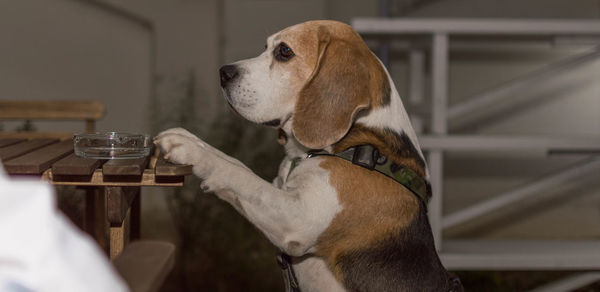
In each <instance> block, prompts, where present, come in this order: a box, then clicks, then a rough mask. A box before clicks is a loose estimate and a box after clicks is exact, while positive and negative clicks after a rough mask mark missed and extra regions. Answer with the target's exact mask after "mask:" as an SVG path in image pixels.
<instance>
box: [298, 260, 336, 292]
mask: <svg viewBox="0 0 600 292" xmlns="http://www.w3.org/2000/svg"><path fill="white" fill-rule="evenodd" d="M293 267H294V272H295V273H296V278H297V279H298V283H300V289H301V291H302V292H317V291H328V292H329V291H331V292H338V291H340V292H341V291H346V290H345V289H344V288H343V287H342V285H341V284H340V283H339V282H338V281H337V280H336V279H335V277H334V276H333V274H332V273H331V271H330V270H329V269H328V268H327V265H326V264H325V262H324V261H323V260H322V259H320V258H317V257H308V258H305V259H302V260H301V261H299V262H297V263H294V264H293Z"/></svg>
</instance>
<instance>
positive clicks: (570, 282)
mask: <svg viewBox="0 0 600 292" xmlns="http://www.w3.org/2000/svg"><path fill="white" fill-rule="evenodd" d="M598 281H600V272H589V273H578V274H574V275H570V276H568V277H565V278H563V279H560V280H558V281H555V282H552V283H549V284H546V285H544V286H541V287H538V288H535V289H533V290H530V291H529V292H568V291H573V290H575V289H577V288H581V287H584V286H587V285H590V284H593V283H595V282H598Z"/></svg>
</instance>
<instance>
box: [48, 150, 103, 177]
mask: <svg viewBox="0 0 600 292" xmlns="http://www.w3.org/2000/svg"><path fill="white" fill-rule="evenodd" d="M105 161H106V160H100V159H90V158H83V157H79V156H77V155H75V153H72V154H71V155H69V156H67V157H65V158H63V159H61V160H59V161H57V162H55V163H54V164H53V165H52V173H53V174H54V175H91V174H92V173H94V170H96V168H98V167H100V166H101V165H102V164H103V163H104V162H105Z"/></svg>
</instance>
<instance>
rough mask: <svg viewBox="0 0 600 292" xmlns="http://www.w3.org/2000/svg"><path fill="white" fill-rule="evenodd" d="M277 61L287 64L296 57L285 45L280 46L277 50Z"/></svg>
mask: <svg viewBox="0 0 600 292" xmlns="http://www.w3.org/2000/svg"><path fill="white" fill-rule="evenodd" d="M274 53H275V59H277V60H279V61H282V62H285V61H288V60H289V59H291V58H292V57H294V51H292V49H290V47H288V46H287V45H286V44H285V43H281V44H279V46H277V48H275V52H274Z"/></svg>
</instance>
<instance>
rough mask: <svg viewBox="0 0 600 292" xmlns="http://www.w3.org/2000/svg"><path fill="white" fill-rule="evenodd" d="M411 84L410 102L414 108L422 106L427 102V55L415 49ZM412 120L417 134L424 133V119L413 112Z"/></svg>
mask: <svg viewBox="0 0 600 292" xmlns="http://www.w3.org/2000/svg"><path fill="white" fill-rule="evenodd" d="M408 60H409V70H410V74H409V78H410V79H409V84H408V92H409V93H408V95H409V96H408V100H409V101H410V103H411V105H412V107H416V106H420V105H422V104H423V102H424V101H425V53H424V52H423V50H420V49H414V50H411V51H410V53H409V58H408ZM410 120H411V124H412V126H413V129H414V130H415V132H416V133H422V132H423V128H424V127H423V117H421V116H420V115H419V114H417V113H414V112H411V113H410Z"/></svg>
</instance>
